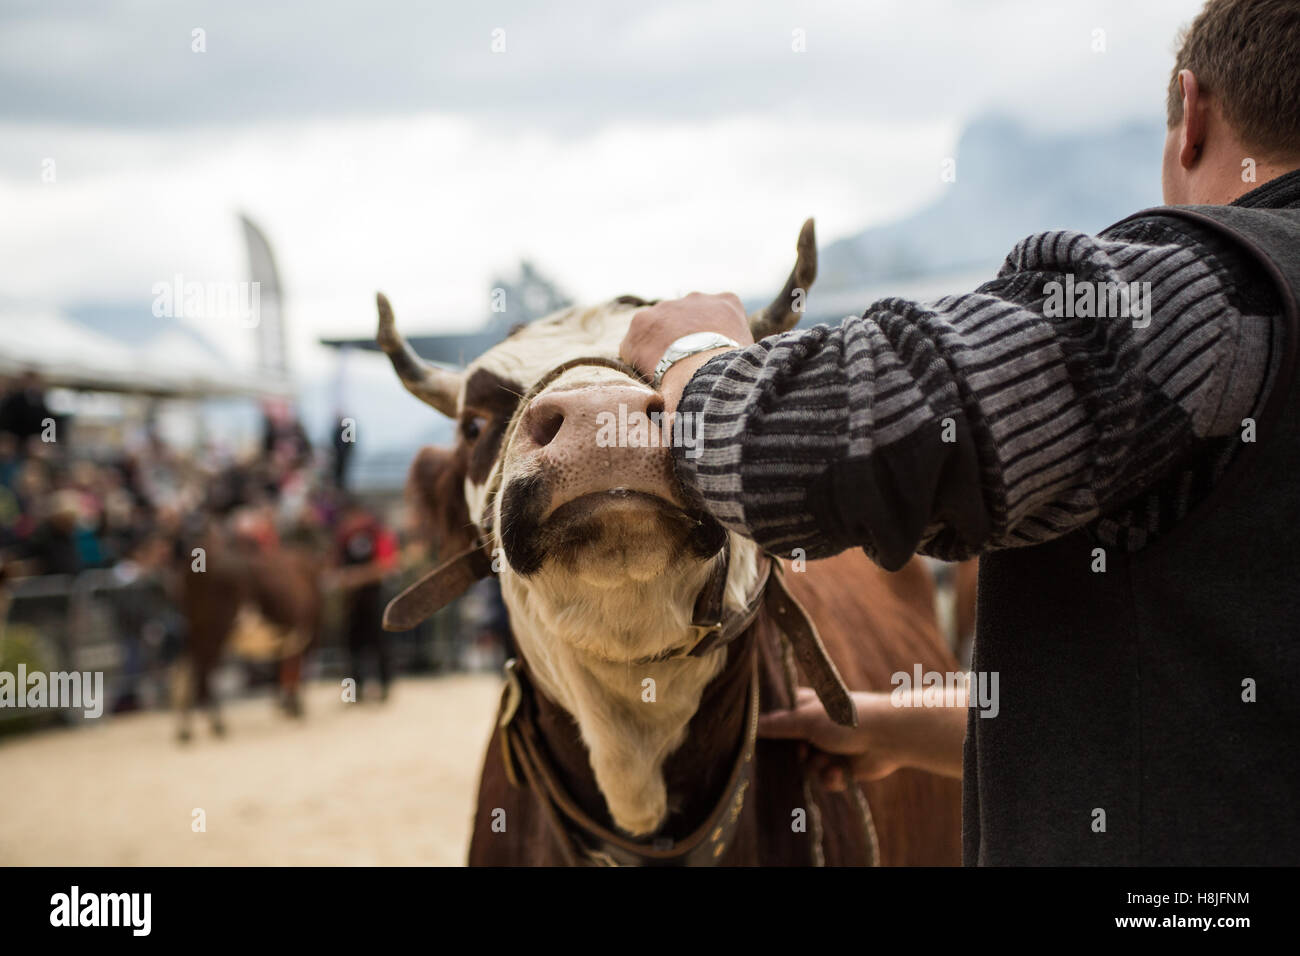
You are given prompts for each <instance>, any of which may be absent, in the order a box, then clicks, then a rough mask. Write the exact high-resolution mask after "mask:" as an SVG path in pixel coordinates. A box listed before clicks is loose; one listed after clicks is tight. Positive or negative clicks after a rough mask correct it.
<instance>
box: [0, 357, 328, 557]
mask: <svg viewBox="0 0 1300 956" xmlns="http://www.w3.org/2000/svg"><path fill="white" fill-rule="evenodd" d="M0 395H2V396H3V397H0V566H3V567H4V568H5V569H6V576H8V577H18V576H25V575H42V574H76V573H78V572H80V571H84V570H87V569H90V568H102V567H110V566H115V565H118V564H120V563H122V562H132V563H136V564H139V565H141V566H144V567H156V566H158V565H159V563H160V562H165V561H167V560H168V557H169V554H170V552H171V551H173V550H174V549H175V547H176V546H179V545H180V544H181V538H182V537H183V536H184V534H185V532H186V531H187V530H191V529H192V525H193V523H194V522H195V521H198V520H202V519H203V518H206V517H213V516H214V517H224V516H227V515H229V514H230V513H231V512H233V511H235V510H236V509H242V510H243V511H245V512H251V513H255V514H260V515H262V516H263V518H264V520H262V521H260V522H248V523H249V524H253V525H260V526H262V527H264V528H275V529H280V531H281V532H287V533H289V534H291V535H310V534H313V533H314V534H316V535H317V536H318V537H319V539H320V540H321V541H324V540H326V539H327V538H328V536H329V529H330V528H331V527H332V525H333V523H334V521H335V519H336V516H337V514H338V512H339V510H340V509H341V507H342V500H343V497H342V491H341V489H340V488H339V487H337V486H336V485H335V484H333V483H332V482H328V481H321V480H320V478H319V476H320V475H321V474H323V473H324V469H322V468H320V467H318V465H317V462H316V461H315V460H314V456H313V450H312V446H311V442H310V441H309V440H308V438H307V436H306V434H305V432H304V430H303V428H302V426H301V424H300V423H299V422H298V420H297V418H296V417H295V416H294V415H293V413H292V410H291V408H290V407H289V406H288V405H287V403H279V404H272V403H267V404H266V405H265V406H264V437H263V441H262V445H261V448H260V449H259V451H258V453H257V454H256V455H253V456H248V457H246V458H245V459H243V460H236V459H235V458H234V457H233V456H232V455H231V454H230V453H229V452H225V451H223V450H221V449H218V448H216V447H206V448H204V449H203V450H201V451H199V452H197V453H184V452H179V451H177V450H175V449H173V448H171V447H169V446H168V445H167V444H165V443H164V442H163V441H161V440H160V439H159V438H158V437H157V435H156V434H154V432H153V430H152V429H150V428H146V429H145V430H144V432H143V435H142V436H141V437H140V438H139V439H138V440H136V441H134V442H133V443H131V444H130V445H129V447H114V448H111V449H103V448H101V449H96V450H91V449H87V448H84V447H78V445H77V442H76V441H75V440H72V441H70V440H68V436H69V431H70V423H69V422H67V421H65V420H62V419H60V417H59V416H57V415H55V414H54V413H53V412H51V411H50V409H49V406H48V405H47V403H46V399H45V393H44V389H43V388H42V386H41V382H40V380H39V378H38V377H37V376H36V375H34V374H32V373H28V374H25V375H23V376H22V377H21V378H20V379H18V380H17V381H16V382H14V383H12V385H11V386H10V387H9V388H8V389H5V390H3V391H2V392H0Z"/></svg>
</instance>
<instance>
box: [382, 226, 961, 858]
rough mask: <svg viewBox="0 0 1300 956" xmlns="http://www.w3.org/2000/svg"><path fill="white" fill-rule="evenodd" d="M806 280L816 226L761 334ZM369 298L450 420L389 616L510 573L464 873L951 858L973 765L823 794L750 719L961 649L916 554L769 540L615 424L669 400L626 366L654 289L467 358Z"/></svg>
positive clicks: (885, 678)
mask: <svg viewBox="0 0 1300 956" xmlns="http://www.w3.org/2000/svg"><path fill="white" fill-rule="evenodd" d="M815 273H816V242H815V238H814V232H813V223H812V220H809V221H808V222H806V223H805V224H804V227H803V229H802V231H801V233H800V237H799V241H798V244H797V259H796V264H795V267H794V270H793V271H792V272H791V274H790V277H789V279H788V280H787V282H786V284H785V287H784V288H783V289H782V291H781V293H780V294H779V295H778V296H777V297H776V298H775V299H774V301H773V302H772V304H771V305H769V306H768V307H766V308H764V309H761V310H760V311H759V312H757V313H755V314H754V315H753V316H751V320H750V321H751V327H752V329H753V332H754V336H755V339H756V340H757V339H760V338H762V337H763V336H766V335H772V334H776V333H779V332H782V331H786V330H788V329H790V328H792V327H793V325H794V324H795V322H796V321H797V319H798V311H799V303H800V302H801V301H802V298H803V295H804V293H805V292H806V290H807V288H808V287H809V285H810V284H811V282H812V280H813V278H814V276H815ZM377 302H378V312H379V326H378V333H377V340H378V343H379V346H380V348H381V349H382V350H383V351H384V352H385V353H387V355H388V357H389V359H390V361H391V362H392V365H393V367H394V369H395V371H396V372H397V374H398V376H399V378H400V379H401V380H402V382H403V384H404V385H405V386H406V388H407V390H408V391H410V392H411V393H412V394H413V395H414V396H416V397H417V398H419V399H420V400H422V401H423V402H425V403H426V404H428V405H430V406H432V407H433V408H434V409H436V410H437V411H438V412H440V413H442V414H443V415H446V416H448V417H449V418H451V419H452V420H453V421H454V422H455V423H456V426H457V437H456V440H455V444H454V446H453V447H451V448H449V449H448V448H427V449H424V450H422V451H421V452H420V453H419V454H418V455H417V457H416V460H415V462H414V463H413V465H412V468H411V471H410V477H409V490H410V492H411V493H412V495H413V497H414V499H415V500H416V502H417V503H419V504H420V505H421V507H422V509H423V510H424V512H425V522H424V523H425V524H426V525H427V526H429V527H431V528H432V529H433V530H434V532H435V534H436V536H437V537H438V539H439V552H440V556H441V557H443V558H445V560H443V561H442V563H441V564H439V565H438V566H437V567H436V568H434V570H432V571H431V572H429V573H428V574H427V575H426V576H425V577H424V578H422V579H421V580H419V581H417V582H416V583H415V584H413V585H412V586H411V587H409V588H408V589H407V590H406V591H405V592H403V593H402V594H401V595H399V596H398V597H397V598H395V599H394V600H393V602H392V603H391V604H390V605H389V607H388V608H387V610H386V612H385V626H386V627H390V628H392V629H404V628H408V627H411V626H414V624H415V623H417V622H418V621H419V620H421V619H423V618H424V617H426V616H428V615H429V614H431V613H433V611H434V610H436V609H437V608H439V607H442V606H444V605H445V604H447V603H448V602H449V601H451V600H453V599H454V598H455V597H456V596H458V595H459V594H461V593H463V592H464V590H465V589H466V588H468V587H469V586H470V585H471V584H472V583H473V582H474V581H475V580H478V579H480V578H482V577H485V576H487V575H490V574H496V575H497V576H498V578H499V580H500V585H501V589H502V593H503V596H504V599H505V602H506V606H507V608H508V610H509V614H510V626H511V631H512V639H513V642H514V644H515V646H516V647H517V649H518V657H517V658H516V659H513V660H511V661H510V662H508V663H507V666H506V670H507V680H506V683H505V685H504V689H503V695H502V701H501V705H500V707H499V710H498V715H497V721H496V726H495V727H494V728H493V730H492V733H491V736H490V739H489V741H488V745H487V751H486V754H485V756H484V760H483V767H482V771H481V774H480V779H479V789H478V798H477V803H476V811H475V817H474V822H473V832H472V836H471V841H470V847H469V863H470V864H471V865H664V866H667V865H715V864H716V865H817V864H827V865H870V864H925V865H949V864H956V863H958V862H959V857H960V783H959V782H958V781H955V780H952V779H946V778H941V777H938V776H935V775H932V774H928V773H922V772H919V771H913V770H903V771H899V772H896V773H894V774H892V775H890V776H888V777H886V778H884V779H881V780H878V781H874V782H871V783H867V784H864V785H859V784H854V785H851V786H849V787H848V788H847V789H845V790H843V791H840V792H830V791H829V790H826V789H823V788H822V786H821V785H820V782H819V779H818V778H816V775H814V774H811V773H808V774H805V772H804V766H805V761H804V759H803V756H804V749H805V748H803V747H802V745H800V744H798V743H796V742H793V741H785V740H760V739H757V738H756V733H755V727H756V718H757V715H758V714H759V713H760V712H766V711H770V710H774V709H784V708H789V707H790V706H791V705H792V703H793V700H794V695H795V689H796V686H797V685H800V684H811V685H812V686H814V687H815V689H816V690H817V691H818V694H819V695H820V696H821V697H822V700H823V702H824V703H825V704H826V706H827V709H828V711H829V712H830V713H831V714H832V716H833V717H835V719H837V720H839V721H840V722H841V723H851V722H853V721H854V719H855V716H854V712H853V704H852V700H851V699H850V697H849V696H848V691H849V690H850V689H853V690H877V691H888V690H890V689H891V675H893V674H895V673H898V672H908V673H911V672H912V670H913V668H914V666H915V665H917V664H920V665H921V667H922V669H923V670H926V671H930V670H933V671H939V672H950V673H951V672H953V671H955V670H956V662H955V661H954V660H953V658H952V656H951V655H950V653H949V652H948V650H947V649H946V647H945V646H944V644H943V642H942V641H941V639H940V634H939V627H938V624H937V621H936V615H935V610H934V587H933V581H932V579H931V578H930V577H929V574H928V572H927V571H926V569H925V568H924V567H923V566H922V565H921V563H920V562H919V561H917V562H913V563H912V564H909V565H908V566H906V567H905V568H903V569H902V570H901V571H899V572H896V573H892V574H891V573H889V572H886V571H884V570H882V569H880V568H879V567H877V566H876V565H874V564H873V563H872V562H871V561H870V560H868V559H867V557H866V556H865V555H864V554H863V553H861V552H846V553H843V554H841V555H839V556H837V557H834V558H830V559H828V560H822V561H811V562H803V561H800V560H798V559H797V556H795V558H796V560H794V561H788V562H787V561H786V560H783V558H790V557H791V556H788V555H787V556H777V555H768V554H764V553H762V552H761V551H760V549H759V548H758V546H757V545H756V544H755V543H754V542H752V541H749V540H747V539H745V538H743V537H741V536H739V535H736V534H734V533H732V532H730V531H727V530H725V529H723V528H722V526H721V525H719V524H718V523H717V522H715V521H714V520H713V519H712V518H710V517H709V516H708V515H706V514H703V513H701V512H699V511H696V510H694V509H693V508H692V507H691V506H690V504H689V503H688V502H687V501H686V500H685V499H684V498H683V496H682V494H681V492H680V489H679V488H678V486H677V485H676V483H675V479H674V474H673V468H672V458H671V450H670V448H668V447H667V446H666V445H667V441H668V440H669V439H668V438H665V440H663V441H656V440H654V439H653V438H650V439H649V440H644V438H638V439H637V440H632V439H630V438H629V439H628V440H612V433H611V431H610V430H609V426H610V424H611V422H614V421H617V420H619V418H618V416H620V415H622V416H623V418H622V420H623V421H635V422H643V421H648V422H651V423H652V424H653V425H655V426H659V425H662V421H661V420H660V419H659V418H658V414H659V413H660V412H662V399H661V397H660V396H659V395H658V394H657V393H656V392H655V391H654V390H653V389H652V388H651V387H650V386H649V384H648V383H647V382H646V381H645V379H644V378H643V377H642V376H641V375H640V374H639V373H638V372H637V371H636V370H635V369H632V368H631V367H629V366H627V365H625V364H624V363H623V362H621V361H620V360H619V357H618V354H619V344H620V341H621V340H622V338H623V336H624V333H625V332H626V331H627V329H628V325H629V322H630V320H631V318H632V316H633V314H634V313H635V312H636V311H637V310H638V309H640V308H642V307H644V306H647V305H650V304H652V303H651V302H649V301H646V300H643V299H640V298H636V297H633V296H622V297H619V298H617V299H614V300H612V301H608V302H605V303H602V304H599V305H595V306H589V307H582V306H574V307H569V308H565V309H562V310H560V311H558V312H555V313H553V314H551V315H549V316H546V317H544V318H541V319H538V320H536V321H534V322H532V323H530V324H528V325H526V326H523V327H521V328H518V329H516V330H515V331H513V332H512V333H511V334H510V335H509V336H507V337H506V338H505V339H504V340H503V341H502V342H500V343H498V344H497V345H495V346H493V347H492V348H490V349H489V350H488V351H486V352H485V353H484V354H482V355H480V356H479V357H478V358H476V359H474V360H473V361H472V362H471V363H470V364H469V365H468V367H467V368H465V369H464V370H463V372H457V371H451V370H449V369H446V368H442V367H439V366H436V365H434V364H432V363H429V362H426V361H425V360H423V359H422V358H420V357H419V356H418V355H417V354H416V353H415V352H414V350H413V349H411V347H410V346H409V344H408V343H407V342H406V341H405V339H404V338H403V337H402V336H401V334H400V333H399V332H398V331H397V327H396V324H395V320H394V316H393V310H392V307H391V305H390V304H389V302H388V300H387V298H386V297H385V296H384V295H383V294H382V293H380V294H379V295H378V297H377ZM602 428H603V429H604V433H603V436H602ZM628 434H629V435H630V434H631V430H629V431H628ZM649 434H650V432H649V431H647V432H646V435H649ZM669 437H671V436H669ZM787 564H788V566H787ZM805 564H806V567H805V566H804V565H805Z"/></svg>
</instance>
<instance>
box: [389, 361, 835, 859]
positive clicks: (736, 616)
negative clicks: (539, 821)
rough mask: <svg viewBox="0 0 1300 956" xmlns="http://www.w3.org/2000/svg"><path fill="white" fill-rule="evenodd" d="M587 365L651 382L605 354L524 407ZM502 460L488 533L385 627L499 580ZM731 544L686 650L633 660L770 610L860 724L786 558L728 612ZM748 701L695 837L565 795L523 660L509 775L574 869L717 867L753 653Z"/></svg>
mask: <svg viewBox="0 0 1300 956" xmlns="http://www.w3.org/2000/svg"><path fill="white" fill-rule="evenodd" d="M579 365H603V366H607V367H610V368H614V369H616V370H618V371H620V372H624V373H625V374H628V375H630V376H633V377H635V378H638V379H640V380H642V381H644V378H643V377H642V376H640V375H639V373H637V372H636V370H635V369H632V368H631V367H630V366H626V365H624V364H623V363H622V362H619V361H617V360H612V359H607V358H601V357H595V358H580V359H575V360H573V361H570V362H566V363H564V364H563V365H561V366H559V367H557V368H555V369H553V370H551V372H549V373H548V374H547V375H545V376H543V378H542V379H541V380H540V381H538V382H537V383H536V384H535V385H534V386H533V387H532V388H531V389H529V391H528V393H527V394H525V395H524V397H523V398H522V399H521V400H520V403H519V409H520V410H522V409H524V408H526V407H527V406H528V403H529V402H530V401H531V400H532V399H533V398H534V397H536V395H537V394H539V393H540V392H541V391H542V389H544V388H545V387H546V386H547V385H549V384H550V383H551V382H553V381H554V380H555V379H556V378H558V377H559V376H560V375H561V374H563V373H564V372H566V371H568V370H569V369H571V368H574V367H576V366H579ZM519 417H520V414H519V411H516V413H515V415H514V417H513V418H512V419H511V421H510V423H509V424H508V426H507V428H506V432H505V436H504V439H503V441H502V445H501V447H502V449H506V448H508V447H509V445H510V439H511V437H512V436H513V434H514V431H515V429H516V427H517V425H518V422H519ZM502 460H503V459H498V461H497V465H496V467H495V468H494V470H493V473H492V475H491V477H490V479H489V488H488V495H487V499H486V504H485V507H484V513H483V515H482V516H481V518H480V521H479V527H480V528H481V529H482V531H483V533H482V535H481V536H480V537H479V538H478V540H477V541H475V543H474V544H473V545H472V546H471V547H469V548H467V549H465V550H464V551H462V552H460V553H459V554H456V555H453V556H452V557H451V558H450V559H448V560H447V561H445V562H443V563H442V564H440V565H438V566H437V567H436V568H434V569H433V570H432V571H430V572H428V573H427V574H425V575H424V576H423V577H422V578H420V579H419V580H418V581H416V582H415V583H414V584H412V585H410V586H409V587H408V588H406V589H405V590H404V591H402V592H401V593H400V594H399V595H397V597H395V598H393V600H392V601H390V602H389V604H388V607H387V608H386V609H385V610H384V622H383V624H384V628H385V629H386V630H390V631H403V630H408V629H410V628H412V627H415V626H416V625H417V624H419V623H420V622H421V621H423V620H424V619H425V618H427V617H429V616H430V615H432V614H433V613H434V612H436V611H438V610H440V609H441V608H443V607H445V606H446V605H447V604H449V603H451V602H452V601H453V600H455V599H456V598H457V597H459V596H460V595H462V594H464V593H465V591H467V590H468V589H469V588H470V586H471V585H473V584H474V583H475V582H476V581H479V580H481V579H483V578H486V577H489V576H491V575H493V574H496V573H497V572H498V571H499V570H500V567H499V563H498V560H497V558H496V555H495V551H496V549H495V548H494V542H495V541H496V539H495V536H494V535H493V531H492V524H493V523H492V520H491V518H492V510H493V501H494V499H495V497H496V495H497V493H498V491H499V489H500V485H501V481H502V464H501V463H502ZM730 551H731V548H730V540H729V538H726V537H725V536H724V539H723V544H722V547H721V548H720V549H719V552H718V555H717V556H716V558H715V560H714V566H713V569H712V570H711V572H710V575H709V578H708V580H707V581H706V582H705V584H704V587H703V588H702V589H701V591H700V593H699V596H698V597H697V598H696V601H695V606H694V609H693V613H692V617H691V627H692V631H693V634H692V636H691V638H690V639H689V640H688V641H687V642H685V643H683V644H682V645H680V646H678V647H674V648H670V649H669V650H667V651H665V652H663V653H661V654H657V655H655V656H653V657H650V658H646V659H644V660H643V661H632V662H629V663H650V662H655V661H666V660H675V659H681V658H685V657H701V656H703V655H704V654H708V653H712V652H714V651H718V650H721V649H723V648H725V647H726V646H727V645H728V644H730V643H731V642H732V641H734V640H736V639H737V638H739V637H740V636H741V635H743V634H746V633H747V632H748V631H749V630H750V629H751V628H752V627H753V625H754V622H755V620H756V619H757V617H758V615H759V614H760V612H762V611H763V610H764V609H766V610H767V612H768V613H769V615H770V616H771V618H772V620H773V621H774V622H775V623H776V625H777V626H778V628H779V629H780V630H781V632H782V633H783V634H784V635H785V637H786V638H787V639H788V641H789V643H790V646H791V648H792V649H793V651H794V655H795V659H796V660H797V661H798V663H799V666H800V668H801V669H802V670H803V673H804V676H805V677H806V678H807V679H808V681H809V683H810V684H811V685H812V687H813V689H814V690H815V691H816V692H817V696H818V697H819V698H820V699H821V701H822V704H823V706H824V707H825V708H826V711H827V713H828V714H829V715H830V717H831V718H832V719H833V720H834V721H835V722H836V723H839V724H842V725H845V726H857V713H856V711H855V709H854V706H853V700H852V698H851V697H850V695H849V691H848V688H847V687H846V686H845V685H844V681H843V680H842V679H841V678H840V675H839V671H838V670H837V669H836V667H835V664H834V663H833V662H832V661H831V659H830V657H829V656H828V655H827V653H826V648H825V646H824V645H823V644H822V642H821V638H820V636H819V635H818V634H817V629H816V627H814V625H813V623H812V621H811V620H809V618H808V614H807V612H806V611H804V609H803V608H802V607H801V606H800V604H799V602H798V601H796V600H795V598H794V597H793V596H792V595H791V594H790V592H789V590H788V589H787V588H786V585H785V582H784V580H783V576H782V573H781V562H780V559H779V558H776V557H774V556H772V555H769V554H764V555H762V556H761V557H760V559H759V569H758V571H759V575H758V580H757V582H756V584H755V586H754V589H753V591H752V593H751V594H750V595H749V597H748V599H747V600H746V602H745V605H744V607H742V608H740V609H738V610H735V611H732V612H728V611H727V610H726V608H725V606H724V599H725V596H726V590H727V577H728V571H729V569H730ZM750 667H751V676H750V679H749V691H748V698H747V704H746V718H745V724H744V728H745V729H744V732H743V735H742V738H741V740H740V741H739V744H738V746H737V748H736V758H735V763H734V765H733V766H732V769H731V773H730V775H729V777H728V782H727V785H726V787H724V788H723V791H722V796H721V797H720V798H719V800H718V802H717V803H716V804H715V805H714V809H713V810H712V812H710V813H709V814H708V815H707V817H706V818H705V821H704V822H703V823H702V824H701V825H700V826H699V827H698V828H696V830H695V831H694V832H692V833H691V834H690V835H689V836H687V837H686V838H685V839H683V840H680V841H676V842H670V841H664V840H659V841H653V842H650V843H642V842H637V841H633V840H630V839H628V838H627V837H625V836H623V835H621V834H619V833H615V832H614V831H612V830H610V829H609V828H608V827H604V826H601V825H600V824H598V823H596V822H595V821H594V820H592V819H591V818H590V816H589V815H588V814H586V813H585V812H584V811H583V810H582V809H581V808H580V807H579V806H578V805H577V803H576V802H575V801H574V800H573V799H572V798H571V797H570V796H569V795H568V794H567V793H566V792H565V790H564V788H563V787H562V786H561V784H560V782H559V780H558V775H557V774H556V773H555V771H554V769H553V768H552V767H551V765H550V762H549V759H548V757H547V755H546V748H545V746H544V745H543V743H542V741H541V740H540V739H539V735H538V731H537V726H536V723H535V720H534V718H535V714H536V700H535V694H536V693H537V691H536V690H535V689H534V688H533V686H532V682H531V680H530V679H529V678H528V675H527V671H526V668H525V667H524V665H523V663H522V662H521V661H518V660H515V659H511V660H510V661H507V662H506V668H505V672H506V686H505V689H504V691H503V693H502V700H501V707H500V710H499V713H498V721H497V732H498V734H499V735H500V745H501V753H502V758H503V760H504V762H505V770H506V774H507V777H508V778H509V780H510V782H511V784H512V785H514V786H516V787H520V786H527V787H528V788H530V789H531V790H532V791H533V792H534V794H535V795H536V796H537V798H538V800H539V801H540V803H541V805H542V807H543V809H544V812H545V813H546V816H547V819H548V820H549V821H550V823H551V826H552V829H553V830H554V831H555V833H556V835H557V837H558V838H559V842H560V844H561V846H562V848H563V850H564V854H565V858H566V860H567V862H569V863H570V864H572V865H596V866H600V865H604V866H638V865H640V866H700V865H705V866H707V865H711V864H713V863H716V862H717V861H718V859H719V858H720V857H721V856H722V855H723V853H724V851H725V849H726V847H727V845H728V844H729V842H730V837H731V834H732V833H733V832H734V830H735V828H736V824H737V822H738V821H739V819H740V815H741V811H742V810H743V809H744V804H745V794H746V791H747V790H748V788H749V784H750V780H751V777H752V772H753V758H754V749H755V741H756V738H757V733H758V711H759V677H758V673H759V672H758V655H757V653H756V652H755V653H754V654H753V660H752V662H751V665H750Z"/></svg>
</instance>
